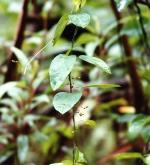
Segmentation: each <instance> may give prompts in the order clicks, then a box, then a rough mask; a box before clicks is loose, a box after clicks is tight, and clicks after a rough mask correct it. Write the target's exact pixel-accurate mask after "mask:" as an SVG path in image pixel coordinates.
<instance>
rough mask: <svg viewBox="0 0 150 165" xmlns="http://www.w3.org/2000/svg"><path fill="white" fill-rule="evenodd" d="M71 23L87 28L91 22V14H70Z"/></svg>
mask: <svg viewBox="0 0 150 165" xmlns="http://www.w3.org/2000/svg"><path fill="white" fill-rule="evenodd" d="M69 23H72V24H74V25H76V26H79V27H82V28H85V27H86V26H87V25H88V24H89V23H90V15H89V14H87V13H81V14H72V15H69Z"/></svg>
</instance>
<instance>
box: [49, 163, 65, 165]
mask: <svg viewBox="0 0 150 165" xmlns="http://www.w3.org/2000/svg"><path fill="white" fill-rule="evenodd" d="M49 165H65V164H64V163H52V164H49Z"/></svg>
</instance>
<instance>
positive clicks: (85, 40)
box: [76, 33, 98, 45]
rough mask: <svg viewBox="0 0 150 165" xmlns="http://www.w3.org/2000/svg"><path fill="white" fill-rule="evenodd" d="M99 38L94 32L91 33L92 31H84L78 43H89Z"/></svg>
mask: <svg viewBox="0 0 150 165" xmlns="http://www.w3.org/2000/svg"><path fill="white" fill-rule="evenodd" d="M97 39H98V38H97V37H96V36H95V35H93V34H90V33H83V34H81V35H80V36H79V38H78V39H77V41H76V44H79V45H81V44H86V43H89V42H91V41H96V40H97Z"/></svg>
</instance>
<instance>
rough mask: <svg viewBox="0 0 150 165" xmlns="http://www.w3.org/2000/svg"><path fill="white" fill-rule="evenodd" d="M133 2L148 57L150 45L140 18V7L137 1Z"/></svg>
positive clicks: (149, 55)
mask: <svg viewBox="0 0 150 165" xmlns="http://www.w3.org/2000/svg"><path fill="white" fill-rule="evenodd" d="M134 4H135V7H136V9H137V14H138V16H139V24H140V28H141V30H142V34H143V41H144V44H145V48H146V53H147V56H148V57H149V58H150V46H149V42H148V36H147V32H146V30H145V27H144V22H143V18H142V14H141V9H140V7H139V6H138V4H137V1H135V3H134Z"/></svg>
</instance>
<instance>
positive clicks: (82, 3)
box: [73, 0, 86, 10]
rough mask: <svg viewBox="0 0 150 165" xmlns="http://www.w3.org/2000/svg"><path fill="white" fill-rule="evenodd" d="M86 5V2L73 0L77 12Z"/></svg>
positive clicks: (84, 0)
mask: <svg viewBox="0 0 150 165" xmlns="http://www.w3.org/2000/svg"><path fill="white" fill-rule="evenodd" d="M85 3H86V0H73V4H74V6H75V8H76V10H79V9H80V8H82V7H83V6H84V5H85Z"/></svg>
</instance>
